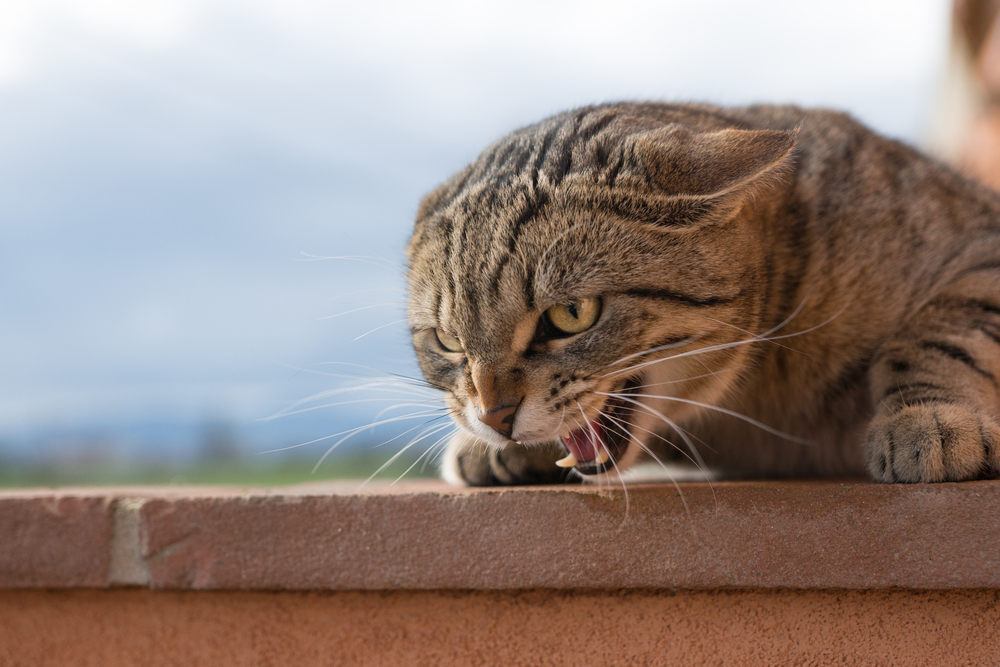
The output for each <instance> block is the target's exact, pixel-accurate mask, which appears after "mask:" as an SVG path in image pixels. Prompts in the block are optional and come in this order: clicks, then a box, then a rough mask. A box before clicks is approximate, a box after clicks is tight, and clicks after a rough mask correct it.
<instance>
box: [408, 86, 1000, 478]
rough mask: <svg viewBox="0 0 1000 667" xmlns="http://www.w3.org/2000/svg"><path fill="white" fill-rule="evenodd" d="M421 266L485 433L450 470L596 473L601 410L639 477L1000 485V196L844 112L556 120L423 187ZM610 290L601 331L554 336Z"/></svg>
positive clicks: (467, 404)
mask: <svg viewBox="0 0 1000 667" xmlns="http://www.w3.org/2000/svg"><path fill="white" fill-rule="evenodd" d="M407 252H408V257H409V281H410V305H409V320H410V324H411V328H412V332H413V339H414V346H415V348H416V351H417V356H418V359H419V361H420V364H421V367H422V369H423V372H424V374H425V376H426V377H427V379H428V380H429V381H430V382H432V383H433V384H435V385H437V386H440V387H444V388H446V390H447V391H446V392H445V401H446V403H447V404H448V406H449V407H450V408H451V410H452V412H453V414H454V416H455V420H456V421H457V422H458V424H459V425H460V426H462V427H463V428H464V429H465V432H464V433H463V434H461V435H460V436H457V437H456V438H455V440H454V441H453V442H452V443H451V445H450V446H449V449H448V451H447V453H446V462H445V471H446V476H447V477H448V478H449V479H451V480H452V481H455V482H459V483H470V484H516V483H536V482H544V481H552V482H557V481H566V480H573V479H579V478H580V475H579V474H577V472H587V471H586V470H583V469H578V470H577V472H574V473H572V474H569V475H567V473H566V472H565V471H564V470H563V469H560V468H557V467H555V465H554V460H555V459H556V458H558V457H559V456H560V455H561V452H563V449H562V446H561V445H560V444H559V437H558V436H559V434H560V433H563V432H565V431H566V430H567V429H576V428H582V427H585V426H586V425H587V424H588V423H594V422H595V420H598V419H599V418H600V415H601V414H602V413H603V414H610V417H609V418H608V419H611V420H612V421H606V422H605V423H608V424H611V423H612V422H613V424H614V428H615V429H617V431H618V432H620V434H621V436H622V443H621V447H620V449H619V450H616V451H614V452H613V454H614V456H613V465H614V467H615V468H618V469H624V468H626V467H628V466H630V465H632V464H634V463H635V462H637V461H641V460H643V459H648V458H651V457H656V458H657V459H659V460H672V461H673V460H676V461H689V462H696V463H698V464H699V465H702V464H704V465H707V466H709V467H711V468H713V469H715V470H716V471H718V472H720V473H721V474H723V475H727V476H734V477H735V476H740V477H747V476H771V477H781V476H812V475H847V474H857V473H861V472H863V471H864V470H866V469H867V471H868V472H869V473H870V474H871V475H872V476H873V477H874V478H875V479H877V480H881V481H887V482H919V481H945V480H964V479H974V478H980V477H996V476H997V475H998V474H1000V385H998V382H1000V196H998V195H997V194H995V193H994V192H992V191H990V190H988V189H986V188H983V187H981V186H978V185H976V184H974V183H972V182H970V181H967V180H965V179H964V178H962V177H961V176H959V175H957V174H956V173H955V172H953V171H952V170H951V169H949V168H947V167H945V166H943V165H941V164H938V163H936V162H934V161H933V160H931V159H929V158H927V157H925V156H923V155H921V154H920V153H918V152H916V151H914V150H912V149H910V148H908V147H906V146H904V145H902V144H900V143H898V142H895V141H891V140H888V139H885V138H883V137H880V136H878V135H876V134H874V133H872V132H870V131H869V130H867V129H865V128H864V127H863V126H861V125H860V124H858V123H857V122H855V121H854V120H852V119H851V118H849V117H848V116H846V115H844V114H840V113H835V112H830V111H822V110H804V109H800V108H796V107H772V106H753V107H747V108H741V109H721V108H715V107H709V106H703V105H678V104H655V103H649V104H612V105H604V106H594V107H587V108H583V109H578V110H575V111H572V112H567V113H564V114H560V115H558V116H554V117H552V118H549V119H547V120H545V121H542V122H541V123H538V124H537V125H532V126H529V127H526V128H523V129H520V130H517V131H515V132H513V133H511V134H510V135H508V136H507V137H504V138H503V139H501V140H500V141H498V142H496V143H495V144H493V145H492V146H490V147H489V148H487V149H486V150H485V151H484V152H483V154H482V155H480V156H479V158H478V159H477V160H476V161H475V162H473V163H472V164H471V165H469V166H468V167H467V168H466V169H464V170H463V171H462V172H460V173H458V174H456V175H455V176H453V177H452V178H451V179H450V180H448V181H447V182H446V183H444V184H443V185H441V186H440V187H439V188H438V189H436V190H435V191H434V192H432V193H431V194H430V195H428V196H427V197H426V198H425V199H424V201H423V202H422V203H421V206H420V209H419V212H418V214H417V220H416V224H415V228H414V232H413V236H412V238H411V240H410V243H409V246H408V250H407ZM589 296H599V297H600V298H601V299H602V302H603V310H602V313H601V316H600V319H599V320H598V322H597V324H596V325H595V326H594V327H593V328H592V329H590V330H588V331H585V332H584V333H582V334H578V335H575V336H568V337H560V338H545V337H539V331H540V329H539V326H540V325H539V317H540V315H541V313H543V312H544V311H545V310H546V309H547V308H549V307H551V306H553V305H555V304H558V303H566V302H568V301H569V300H571V299H575V298H581V297H589ZM436 329H442V330H444V331H446V332H448V334H449V335H452V336H454V337H456V338H457V339H459V340H460V341H461V343H462V347H463V348H464V350H463V351H462V352H461V353H453V352H448V351H447V350H444V349H443V348H442V347H441V344H440V343H439V342H438V339H437V337H436V335H435V330H436ZM765 339H766V340H765ZM623 390H624V391H625V393H624V394H623V393H622V392H623ZM609 395H611V396H609ZM615 395H617V396H615ZM501 408H503V409H507V410H509V409H511V408H516V412H515V413H514V417H513V418H512V422H510V421H508V422H507V423H506V424H507V426H510V427H511V429H512V430H511V431H510V432H509V438H508V437H506V435H505V434H506V432H505V431H498V430H497V428H495V427H490V426H489V425H487V424H486V423H485V422H484V421H483V415H488V414H491V411H496V410H499V409H501ZM511 440H516V441H518V443H519V444H515V443H512V442H511Z"/></svg>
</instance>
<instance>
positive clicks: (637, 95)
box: [0, 0, 948, 459]
mask: <svg viewBox="0 0 1000 667" xmlns="http://www.w3.org/2000/svg"><path fill="white" fill-rule="evenodd" d="M947 23H948V10H947V3H945V2H840V3H802V2H756V3H746V2H737V1H735V0H733V1H721V0H716V1H708V2H700V3H693V2H689V1H685V2H657V3H640V2H620V3H614V5H613V6H612V4H611V3H605V2H573V3H567V2H538V1H536V2H520V1H515V2H485V3H465V2H462V3H459V2H424V3H404V2H397V3H337V2H334V3H294V2H293V3H289V2H277V1H258V2H241V3H234V2H222V1H207V2H185V1H183V0H178V1H172V2H160V1H158V0H157V1H152V2H144V3H127V2H117V1H115V0H89V1H81V2H60V1H58V0H56V1H52V2H21V1H19V0H18V1H12V0H0V345H2V349H3V352H2V354H0V459H2V458H3V457H4V456H14V455H19V454H23V453H25V452H35V453H39V452H44V451H46V450H47V449H51V450H52V451H54V452H56V453H57V454H59V455H70V454H71V453H72V449H73V448H75V447H85V446H88V445H87V443H92V442H94V441H95V440H99V441H102V442H105V443H108V442H110V443H112V444H111V445H110V446H112V447H114V448H118V450H120V451H121V453H122V455H129V456H138V457H141V456H146V455H149V454H150V449H151V448H152V449H154V450H155V453H156V454H157V455H158V456H170V455H174V454H181V453H184V452H188V451H190V449H191V447H194V446H195V445H194V444H193V443H194V441H195V440H196V438H197V433H198V429H199V425H201V424H205V423H215V422H225V423H229V424H231V425H232V426H233V428H234V429H236V431H238V433H239V434H240V437H241V438H242V439H243V440H244V441H245V442H246V443H247V444H246V446H247V447H248V448H249V449H251V450H259V449H261V448H266V447H268V446H283V445H286V444H290V443H294V442H299V441H303V440H306V439H309V438H313V437H319V436H321V435H326V434H329V433H332V432H335V431H337V430H342V429H344V428H348V427H350V426H353V425H360V424H363V423H365V420H369V419H371V418H372V415H373V412H371V411H369V410H366V409H361V408H360V407H359V405H352V406H343V407H342V408H340V409H329V410H325V411H324V410H318V411H315V412H312V413H307V414H304V415H298V416H294V417H287V418H282V419H279V420H275V421H271V422H258V421H256V420H258V419H259V418H261V417H266V416H268V415H270V414H273V413H274V412H276V411H278V410H280V409H282V408H283V407H284V406H287V405H289V404H290V403H291V402H293V401H296V400H298V399H302V398H304V397H307V396H310V395H312V394H313V393H315V392H320V391H323V390H327V389H331V388H334V387H337V386H341V385H342V383H344V382H346V383H348V384H349V383H350V382H352V381H351V380H346V379H343V378H333V377H327V376H321V375H315V374H313V373H310V372H302V371H301V370H297V369H312V370H330V369H331V368H336V366H329V365H328V366H322V365H320V364H324V363H326V362H345V363H354V364H359V365H363V366H370V367H374V368H378V369H381V370H385V371H393V372H403V373H412V372H415V365H414V363H413V362H412V358H411V357H412V355H411V352H410V350H409V347H408V340H407V336H406V327H405V323H402V322H400V321H399V320H400V319H401V318H402V317H403V306H402V301H403V300H404V295H403V294H402V293H401V291H400V290H401V289H402V287H403V283H402V280H401V274H400V268H399V266H398V263H400V262H402V261H403V256H402V251H403V247H404V245H405V242H406V239H407V236H408V234H409V228H410V225H411V222H412V217H413V214H414V212H415V210H416V206H417V203H418V201H419V198H420V196H421V195H422V194H423V193H424V192H426V191H428V190H429V189H431V188H432V187H433V186H434V185H435V184H437V183H439V182H440V181H442V180H444V179H445V178H446V177H447V176H448V175H449V174H450V173H451V172H453V171H455V170H457V169H459V168H460V167H461V166H463V165H464V164H465V163H466V162H468V161H469V160H471V159H472V158H474V157H475V155H476V154H477V153H478V151H479V150H481V149H482V148H483V147H484V146H485V145H486V144H487V143H489V142H490V141H492V140H493V139H495V138H497V137H499V136H500V135H502V134H504V133H505V132H507V131H509V130H511V129H513V128H514V127H517V126H519V125H523V124H527V123H530V122H533V121H535V120H538V119H540V118H542V117H544V116H546V115H549V114H551V113H554V112H557V111H560V110H563V109H566V108H570V107H573V106H578V105H581V104H587V103H591V102H600V101H609V100H617V99H665V100H699V101H709V102H715V103H720V104H740V103H747V102H754V101H768V102H794V103H798V104H804V105H824V106H833V107H837V108H841V109H846V110H848V111H851V112H852V113H854V114H855V115H856V116H858V117H859V118H861V119H862V120H863V121H865V122H867V123H868V124H870V125H872V126H874V127H875V128H876V129H878V130H881V131H882V132H885V133H888V134H890V135H892V136H896V137H899V138H902V139H905V140H907V141H909V142H911V143H914V144H918V145H919V144H920V143H921V141H922V140H923V138H924V136H925V133H926V131H927V128H928V123H929V121H930V119H931V113H932V111H933V109H934V103H935V95H936V93H937V91H938V90H939V88H940V84H941V80H940V77H941V76H942V73H943V65H944V61H945V52H946V43H947V33H948V30H947ZM308 255H311V256H323V257H330V256H344V255H351V256H357V255H361V256H374V257H380V258H383V259H384V261H376V262H375V263H374V264H373V263H366V262H363V261H355V260H336V259H328V260H308V258H307V256H308ZM376 304H386V305H376ZM367 306H372V307H370V308H366V309H364V310H360V311H357V312H355V313H349V314H346V315H342V316H339V317H331V316H335V315H338V314H339V313H343V312H345V311H349V310H352V309H356V308H363V307H367ZM382 325H387V326H385V327H384V328H381V329H378V330H376V331H374V332H373V333H371V334H369V335H366V336H364V337H362V338H360V339H358V340H355V338H357V337H358V336H360V335H361V334H365V333H366V332H368V331H369V330H371V329H374V328H376V327H381V326H382ZM343 368H347V367H342V369H343ZM366 396H367V395H366ZM361 405H368V404H361ZM157 434H158V435H157ZM151 443H152V444H151ZM305 451H306V453H307V455H309V456H317V457H318V455H319V454H320V453H321V452H322V448H320V447H319V446H311V447H310V448H307V449H306V450H305Z"/></svg>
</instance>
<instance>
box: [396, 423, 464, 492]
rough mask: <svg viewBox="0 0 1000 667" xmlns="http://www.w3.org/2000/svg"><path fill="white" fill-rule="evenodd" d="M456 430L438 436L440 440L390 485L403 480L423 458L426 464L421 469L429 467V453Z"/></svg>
mask: <svg viewBox="0 0 1000 667" xmlns="http://www.w3.org/2000/svg"><path fill="white" fill-rule="evenodd" d="M447 427H448V425H447V424H445V426H444V427H443V428H442V430H443V429H444V428H447ZM439 432H440V431H435V433H439ZM454 432H455V429H454V428H453V429H452V430H451V431H450V432H449V433H446V434H445V435H444V437H441V438H438V440H437V441H435V442H434V444H432V445H431V446H430V447H428V448H427V449H425V450H424V453H423V454H421V455H420V456H418V457H417V460H416V461H414V462H413V463H412V464H411V465H410V467H409V468H407V469H406V470H404V471H403V474H402V475H400V476H399V477H397V478H396V479H395V480H394V481H393V482H392V484H390V485H389V486H395V484H396V482H398V481H399V480H401V479H403V478H404V477H406V475H407V473H409V472H410V471H411V470H413V469H414V468H415V467H416V465H417V464H418V463H420V461H421V459H423V461H424V465H422V466H421V467H420V471H421V472H423V470H424V468H426V467H427V461H429V460H430V457H429V454H430V453H431V452H433V451H434V449H435V448H436V447H437V446H438V445H440V444H441V443H443V442H445V441H446V440H447V439H448V438H449V437H451V434H452V433H454Z"/></svg>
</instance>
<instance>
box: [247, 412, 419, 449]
mask: <svg viewBox="0 0 1000 667" xmlns="http://www.w3.org/2000/svg"><path fill="white" fill-rule="evenodd" d="M436 412H438V411H437V410H429V411H427V412H417V413H414V414H411V415H401V416H399V417H393V418H391V419H384V420H382V421H380V422H375V423H374V424H365V425H364V426H356V427H354V428H351V429H348V430H346V431H341V432H340V433H333V434H332V435H324V436H323V437H322V438H316V439H315V440H310V441H309V442H301V443H299V444H297V445H289V446H288V447H279V448H277V449H268V450H264V451H261V452H257V454H274V453H276V452H285V451H288V450H289V449H295V448H297V447H305V446H307V445H312V444H315V443H317V442H322V441H324V440H330V439H332V438H336V437H337V436H340V435H344V434H345V433H349V434H352V435H353V434H354V433H355V432H360V431H364V430H365V429H369V428H371V427H373V426H381V425H382V424H389V423H392V422H397V421H403V420H405V419H417V418H419V417H425V416H427V415H432V414H435V413H436ZM337 444H340V443H337ZM334 447H336V445H334Z"/></svg>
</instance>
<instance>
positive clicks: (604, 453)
mask: <svg viewBox="0 0 1000 667" xmlns="http://www.w3.org/2000/svg"><path fill="white" fill-rule="evenodd" d="M609 458H611V457H610V456H609V455H608V450H606V449H604V447H600V448H598V450H597V462H598V463H607V462H608V459H609Z"/></svg>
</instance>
